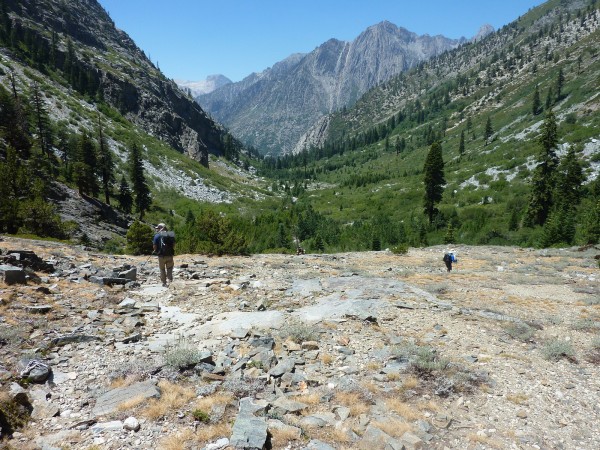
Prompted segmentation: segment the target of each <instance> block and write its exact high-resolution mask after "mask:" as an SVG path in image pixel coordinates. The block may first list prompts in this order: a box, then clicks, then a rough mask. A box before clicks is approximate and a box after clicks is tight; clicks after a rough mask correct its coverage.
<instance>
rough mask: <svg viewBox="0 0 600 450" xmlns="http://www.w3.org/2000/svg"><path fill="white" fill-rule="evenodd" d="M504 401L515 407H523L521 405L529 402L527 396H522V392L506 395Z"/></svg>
mask: <svg viewBox="0 0 600 450" xmlns="http://www.w3.org/2000/svg"><path fill="white" fill-rule="evenodd" d="M506 400H508V401H509V402H512V403H514V404H515V405H523V404H525V403H527V400H529V396H528V395H526V394H523V393H522V392H517V393H514V394H507V395H506Z"/></svg>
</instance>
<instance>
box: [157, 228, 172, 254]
mask: <svg viewBox="0 0 600 450" xmlns="http://www.w3.org/2000/svg"><path fill="white" fill-rule="evenodd" d="M159 234H160V240H159V243H160V246H159V248H158V255H159V256H173V255H175V232H174V231H161V232H160V233H159Z"/></svg>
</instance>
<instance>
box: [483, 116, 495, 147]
mask: <svg viewBox="0 0 600 450" xmlns="http://www.w3.org/2000/svg"><path fill="white" fill-rule="evenodd" d="M493 134H494V128H493V127H492V118H491V117H490V116H488V118H487V121H486V122H485V131H484V135H483V137H484V139H485V145H488V143H489V142H490V138H491V137H492V135H493Z"/></svg>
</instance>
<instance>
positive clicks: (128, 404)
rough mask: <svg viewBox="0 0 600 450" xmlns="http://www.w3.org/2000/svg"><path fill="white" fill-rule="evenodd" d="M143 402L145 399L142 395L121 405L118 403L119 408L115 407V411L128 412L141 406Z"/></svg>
mask: <svg viewBox="0 0 600 450" xmlns="http://www.w3.org/2000/svg"><path fill="white" fill-rule="evenodd" d="M145 401H146V397H144V396H143V395H140V396H139V397H135V398H132V399H129V400H127V401H125V402H123V403H119V406H118V407H117V410H119V411H129V410H131V409H134V408H136V407H138V406H139V405H141V404H142V403H144V402H145Z"/></svg>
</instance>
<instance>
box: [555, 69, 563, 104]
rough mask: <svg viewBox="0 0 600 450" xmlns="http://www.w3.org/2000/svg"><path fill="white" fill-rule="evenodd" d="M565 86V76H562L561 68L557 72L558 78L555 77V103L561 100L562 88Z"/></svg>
mask: <svg viewBox="0 0 600 450" xmlns="http://www.w3.org/2000/svg"><path fill="white" fill-rule="evenodd" d="M564 85H565V76H564V74H563V70H562V67H561V68H560V69H559V71H558V76H557V77H556V101H557V102H559V101H561V100H562V96H563V92H562V90H563V87H564Z"/></svg>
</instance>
